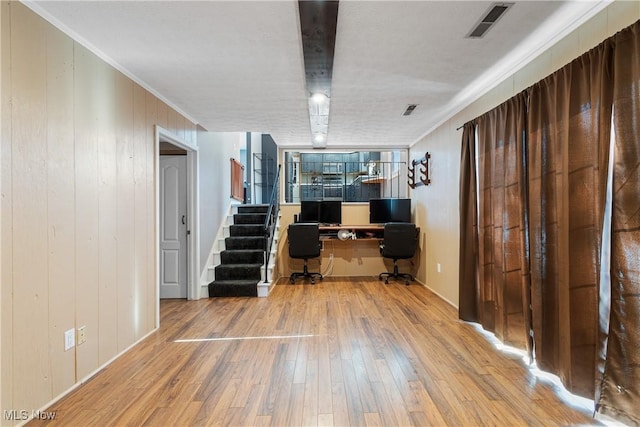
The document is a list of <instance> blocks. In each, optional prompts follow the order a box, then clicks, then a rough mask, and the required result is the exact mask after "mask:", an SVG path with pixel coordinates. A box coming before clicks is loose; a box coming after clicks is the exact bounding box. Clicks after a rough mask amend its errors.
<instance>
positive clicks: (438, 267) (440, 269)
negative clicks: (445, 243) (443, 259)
mask: <svg viewBox="0 0 640 427" xmlns="http://www.w3.org/2000/svg"><path fill="white" fill-rule="evenodd" d="M436 269H437V270H438V273H441V272H442V267H441V266H440V263H438V264H437V265H436Z"/></svg>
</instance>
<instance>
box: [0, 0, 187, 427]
mask: <svg viewBox="0 0 640 427" xmlns="http://www.w3.org/2000/svg"><path fill="white" fill-rule="evenodd" d="M1 7H2V14H1V19H2V27H1V30H2V39H1V40H2V100H1V101H2V146H1V149H2V153H1V154H2V169H1V171H2V181H1V184H2V201H1V202H2V216H1V222H2V234H1V237H2V247H1V248H2V251H1V255H2V269H1V274H2V289H1V291H2V294H1V296H2V307H1V308H2V322H1V327H2V350H1V353H2V354H1V359H0V360H1V362H2V365H1V369H2V385H1V394H0V396H1V406H2V410H3V411H4V410H12V409H14V410H22V409H26V410H29V411H31V410H32V409H38V408H41V407H42V406H43V405H45V404H47V403H48V402H50V401H51V400H52V399H54V398H56V397H57V396H59V395H60V394H62V393H64V392H65V391H67V390H69V388H70V387H72V386H73V385H74V384H75V383H77V382H78V381H80V380H82V379H83V378H85V377H86V376H87V375H89V374H90V373H92V372H93V371H95V370H96V369H97V368H99V367H100V366H101V365H102V364H104V363H106V362H108V361H109V360H110V359H112V358H113V357H114V356H116V355H118V354H119V353H120V352H122V351H123V350H125V349H126V348H128V347H129V346H131V345H132V344H134V343H135V342H136V341H137V340H139V339H140V338H141V337H143V336H145V335H146V334H147V333H148V332H150V331H151V330H153V329H154V327H155V319H156V313H155V307H156V299H157V298H158V295H157V294H156V278H155V271H156V266H155V260H156V256H155V251H156V244H155V203H156V201H155V169H154V167H155V166H154V161H155V151H154V138H155V128H154V126H155V125H156V124H157V125H160V126H162V127H163V128H165V129H167V130H169V131H171V132H173V133H174V134H176V135H177V136H179V137H181V138H183V139H184V140H186V141H188V142H191V143H195V139H196V126H195V125H194V124H193V123H191V122H190V121H189V120H187V119H185V118H184V117H183V116H181V115H180V114H178V113H177V112H176V111H174V110H173V109H172V108H170V107H169V106H167V105H166V104H164V103H163V102H161V101H160V100H158V99H157V98H156V97H155V96H154V95H152V94H151V93H149V92H147V91H146V90H145V89H144V88H142V87H141V86H139V85H138V84H136V83H135V82H133V81H131V80H130V79H129V78H127V77H125V76H124V75H123V74H121V73H120V72H118V71H116V70H115V69H113V68H112V67H111V66H109V65H108V64H106V63H105V62H103V61H102V60H100V59H99V58H98V57H97V56H95V55H94V54H92V53H91V52H89V51H88V50H87V49H85V48H84V47H82V46H81V45H79V44H78V43H76V42H74V41H73V40H72V39H70V38H69V37H67V36H66V35H65V34H63V33H62V32H60V31H59V30H57V29H56V28H54V27H53V26H51V25H50V24H49V23H47V22H46V21H44V20H43V19H42V18H40V17H39V16H38V15H36V14H34V13H33V12H32V11H30V10H29V9H28V8H27V7H25V6H24V5H22V4H20V3H17V2H2V6H1ZM80 326H85V327H86V337H87V341H86V343H84V344H82V345H79V346H76V347H75V348H73V349H71V350H68V351H64V331H66V330H68V329H75V328H78V327H80ZM6 422H7V421H6V420H3V424H4V423H6Z"/></svg>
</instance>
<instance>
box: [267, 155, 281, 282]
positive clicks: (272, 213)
mask: <svg viewBox="0 0 640 427" xmlns="http://www.w3.org/2000/svg"><path fill="white" fill-rule="evenodd" d="M281 166H282V165H278V171H277V172H276V176H275V181H274V183H273V190H271V198H270V199H269V209H268V210H267V217H266V218H265V220H264V281H265V282H268V281H269V277H268V275H269V257H270V256H271V245H272V243H273V238H274V234H275V233H274V231H275V228H276V223H277V221H278V212H279V211H280V169H281Z"/></svg>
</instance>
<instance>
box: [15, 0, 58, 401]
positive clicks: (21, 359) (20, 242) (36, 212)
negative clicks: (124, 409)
mask: <svg viewBox="0 0 640 427" xmlns="http://www.w3.org/2000/svg"><path fill="white" fill-rule="evenodd" d="M11 24H12V25H11V38H12V39H13V40H16V44H15V45H14V46H15V47H16V48H17V49H12V57H11V67H12V76H11V77H12V82H11V83H12V88H11V91H12V120H13V121H14V123H16V122H18V123H22V125H21V126H13V129H12V136H11V140H12V166H11V167H12V174H13V176H12V184H13V191H12V193H13V194H14V196H15V197H14V199H13V233H14V234H13V264H12V268H13V304H14V306H13V321H14V329H13V372H12V374H13V403H14V406H15V407H16V408H37V407H38V406H39V404H42V402H46V401H47V400H49V399H50V398H51V370H50V364H49V337H48V335H49V319H48V317H49V289H48V275H47V268H48V264H47V258H48V257H47V158H46V156H47V140H46V135H47V131H46V126H47V118H46V113H47V111H46V82H47V75H46V51H45V47H46V43H45V40H46V31H45V26H44V25H43V21H42V20H41V19H40V18H39V17H38V16H36V15H34V14H32V13H29V12H28V11H27V10H25V9H24V8H20V7H13V5H12V8H11ZM17 195H19V197H17ZM60 339H61V340H62V339H63V337H60Z"/></svg>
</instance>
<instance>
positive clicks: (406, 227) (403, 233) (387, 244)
mask: <svg viewBox="0 0 640 427" xmlns="http://www.w3.org/2000/svg"><path fill="white" fill-rule="evenodd" d="M417 246H418V233H417V229H416V225H415V224H412V223H408V222H388V223H386V224H385V225H384V238H383V241H382V243H381V244H380V253H381V254H382V256H383V257H385V258H392V259H393V273H389V272H386V271H385V272H384V273H380V274H379V275H378V280H382V279H383V278H384V279H385V280H384V283H389V278H390V277H393V278H394V279H404V283H405V285H408V284H409V282H410V281H412V280H413V276H412V275H411V274H409V273H399V272H398V260H399V259H409V258H413V255H414V254H415V253H416V247H417Z"/></svg>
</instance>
